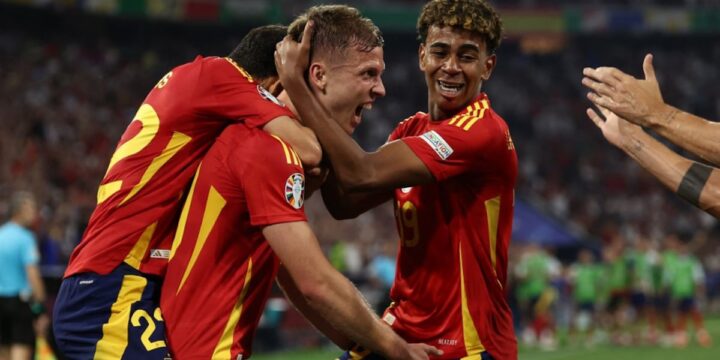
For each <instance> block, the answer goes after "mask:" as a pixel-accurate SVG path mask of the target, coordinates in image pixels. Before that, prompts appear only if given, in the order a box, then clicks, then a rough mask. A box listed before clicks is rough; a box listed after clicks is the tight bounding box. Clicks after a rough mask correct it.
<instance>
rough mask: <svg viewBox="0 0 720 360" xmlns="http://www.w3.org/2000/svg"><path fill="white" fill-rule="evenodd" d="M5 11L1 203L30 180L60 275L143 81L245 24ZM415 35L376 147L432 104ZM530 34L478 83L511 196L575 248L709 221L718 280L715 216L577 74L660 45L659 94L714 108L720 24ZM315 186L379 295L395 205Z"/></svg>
mask: <svg viewBox="0 0 720 360" xmlns="http://www.w3.org/2000/svg"><path fill="white" fill-rule="evenodd" d="M516 2H517V3H542V2H543V1H530V0H527V1H522V0H518V1H516ZM653 3H664V1H653ZM686 3H692V1H687V2H686ZM0 14H2V15H0V74H2V76H0V219H3V220H4V219H5V215H6V210H7V209H6V201H5V199H7V197H8V196H9V195H10V194H11V193H12V192H13V191H15V190H29V191H31V192H33V193H34V194H36V196H37V197H38V199H39V203H40V204H41V220H40V221H39V222H38V224H37V225H36V229H35V230H36V231H37V233H38V235H39V239H40V248H41V252H42V254H43V263H44V264H46V265H56V267H55V268H52V267H47V268H46V269H49V270H48V271H47V272H46V275H52V274H49V273H52V272H53V270H52V269H54V273H55V275H58V274H59V273H61V272H62V268H63V264H64V263H65V262H66V260H67V258H68V256H69V254H70V252H71V251H72V248H73V247H74V246H75V244H77V242H78V241H79V239H80V237H81V235H82V232H83V229H84V226H85V223H86V221H87V219H88V218H89V215H90V212H91V211H92V209H93V207H94V205H95V197H96V196H95V192H96V189H97V185H98V182H99V181H100V179H101V177H102V175H103V174H104V172H105V169H106V166H107V163H108V159H109V158H110V156H111V154H112V152H113V150H114V148H115V146H116V144H117V140H118V139H119V137H120V134H121V133H122V131H123V130H124V128H125V127H126V126H127V124H128V122H129V121H131V120H132V116H133V114H134V113H135V112H136V110H137V107H138V106H139V104H140V103H141V102H142V99H143V98H144V97H145V94H146V93H147V91H148V90H149V89H150V87H151V86H152V85H153V84H154V83H155V82H157V80H158V79H159V78H160V77H161V76H162V75H163V74H164V73H166V72H167V71H168V70H169V69H170V68H172V67H173V66H176V65H178V64H181V63H183V62H187V61H191V60H192V59H193V57H194V56H195V55H197V54H204V55H225V54H227V53H229V52H230V50H232V47H233V45H234V43H235V42H236V41H238V40H239V39H240V37H241V36H242V35H243V34H244V33H245V32H246V31H247V30H248V28H244V29H242V28H241V29H229V28H225V27H214V26H198V25H195V26H183V25H180V24H162V23H152V24H149V23H145V22H143V21H141V20H127V19H107V18H105V19H102V20H99V19H97V18H91V17H87V18H86V17H84V16H82V15H77V14H70V15H67V14H65V15H57V14H53V13H50V12H44V11H37V13H36V12H33V11H28V12H10V11H0ZM41 23H42V24H44V25H40V24H41ZM414 39H415V35H414V33H411V32H405V33H403V32H399V33H387V34H386V46H385V58H386V66H387V68H386V72H385V74H384V76H383V79H384V81H385V85H386V87H387V94H388V95H387V97H386V98H383V99H380V100H379V101H377V103H376V105H375V106H374V108H373V110H372V111H368V112H365V119H364V123H363V124H362V125H361V126H360V128H359V129H358V131H357V134H356V135H355V136H356V138H357V139H358V141H359V142H360V143H361V144H362V145H363V146H364V147H365V148H366V149H368V150H372V149H375V148H377V147H378V146H380V145H382V144H383V143H384V142H385V140H386V138H387V135H388V134H389V133H390V131H391V130H392V129H393V128H394V126H395V124H397V123H398V122H399V121H401V120H403V119H404V118H406V117H408V116H410V115H412V114H414V113H415V112H416V111H421V110H424V109H425V108H426V88H425V84H424V79H423V77H422V75H421V73H420V71H419V70H418V68H417V42H416V41H415V40H414ZM522 43H523V41H522V39H517V38H515V39H506V40H505V42H504V43H503V44H502V45H501V47H500V49H499V52H498V66H497V67H496V70H495V72H494V73H493V75H492V78H491V79H490V81H489V82H487V84H486V87H485V91H486V92H487V93H488V94H489V97H490V101H491V105H492V106H493V108H494V109H495V110H496V111H497V112H498V113H499V114H501V115H502V116H503V117H504V118H505V119H506V120H507V122H508V124H509V125H510V128H511V132H512V134H513V137H514V142H515V145H516V147H517V151H518V156H519V161H520V171H521V177H520V180H519V183H518V186H517V196H518V197H519V198H520V199H522V200H523V201H525V202H527V203H530V204H532V205H533V206H534V207H536V208H537V209H539V210H540V211H541V212H543V213H545V214H546V215H548V216H550V217H552V218H555V219H556V220H558V221H559V222H560V223H562V224H564V226H566V227H567V228H569V229H572V231H573V232H574V233H576V234H579V235H580V237H581V238H582V242H581V243H580V244H579V246H578V247H581V248H595V249H598V248H600V247H599V245H602V244H604V245H608V246H607V247H608V248H611V246H609V245H610V244H617V243H621V244H622V245H621V246H623V247H628V248H631V247H633V246H636V245H637V244H638V243H640V242H641V240H640V239H647V241H650V242H652V243H657V244H663V240H664V239H665V238H666V237H667V236H669V234H675V233H683V234H687V233H690V234H701V235H702V236H706V237H710V240H708V241H705V242H702V243H701V244H700V245H698V247H697V248H695V249H693V250H695V251H696V254H701V256H700V259H699V261H700V262H701V263H702V264H704V267H705V272H706V273H707V274H708V276H707V277H706V278H707V281H715V283H714V284H715V285H714V287H715V289H717V288H718V287H719V286H718V284H717V282H718V279H717V273H718V272H719V271H720V254H719V253H718V251H719V246H718V245H717V244H718V243H719V242H718V241H720V239H717V238H715V235H714V234H715V231H714V229H713V227H714V226H715V224H716V220H715V219H714V218H711V217H709V216H708V215H705V214H704V213H703V212H701V211H699V210H697V209H695V208H693V207H692V206H690V205H688V204H685V203H683V202H682V201H681V200H678V198H677V197H676V196H674V195H673V194H672V193H671V192H669V191H667V190H666V189H664V188H663V187H662V186H661V185H660V184H659V183H658V182H657V181H656V180H655V179H654V178H652V177H651V176H649V175H647V174H645V173H644V172H643V170H642V169H640V168H639V167H638V166H637V165H636V164H634V163H633V162H632V161H631V160H629V159H627V158H626V157H625V156H623V155H622V154H621V153H620V152H619V151H617V150H616V149H614V148H612V147H611V146H610V145H608V144H607V143H606V142H605V141H604V140H602V138H601V135H600V133H599V131H598V130H597V129H596V128H595V127H594V125H593V124H592V123H591V121H589V120H588V119H587V118H586V116H585V114H584V110H585V108H586V107H588V106H589V102H588V101H586V99H585V90H584V89H583V88H582V86H581V84H580V79H581V73H582V68H583V67H585V66H598V65H611V66H616V67H619V68H621V69H624V70H626V71H628V72H630V73H634V74H636V75H638V76H639V75H641V61H642V57H643V55H644V54H645V53H646V52H653V53H654V54H655V59H656V61H655V65H656V72H657V74H658V76H659V78H660V84H661V87H662V90H663V94H664V95H665V97H666V99H665V100H666V101H667V102H669V103H670V104H673V105H675V106H677V107H679V108H681V109H683V110H686V111H689V112H692V113H695V114H698V115H700V116H703V117H706V118H710V119H718V118H720V116H719V115H720V88H719V87H717V84H716V83H717V79H718V77H719V75H720V74H718V72H719V71H720V70H718V68H717V66H716V64H717V63H719V62H720V38H718V37H717V36H714V37H713V36H711V35H693V36H690V35H683V36H673V37H669V36H662V35H644V36H633V35H628V36H626V37H623V39H622V41H618V39H617V37H608V36H603V35H594V36H583V37H568V38H567V39H563V40H562V47H561V48H559V50H558V51H556V52H543V53H533V52H532V51H529V50H528V49H527V48H526V47H524V46H521V45H522ZM316 197H317V198H315V199H310V201H308V202H307V204H308V205H307V212H308V217H309V219H310V220H311V223H312V224H313V227H314V229H315V230H316V232H317V234H318V237H319V238H320V240H321V242H322V245H323V246H324V247H325V248H326V250H327V252H328V254H329V256H330V257H331V260H333V263H334V264H336V266H338V267H339V268H341V269H342V270H343V271H344V272H345V273H346V274H347V275H348V276H350V277H351V279H354V280H356V281H357V282H358V283H360V284H363V285H366V284H367V289H368V292H369V293H370V294H371V296H370V297H371V298H372V299H373V300H374V301H376V302H377V303H378V304H379V306H382V303H383V301H386V300H387V299H386V292H387V289H388V288H389V283H388V279H392V274H393V271H394V270H393V269H392V266H391V264H392V260H393V258H394V255H395V251H396V247H395V243H394V239H395V238H396V233H395V224H394V219H393V210H392V207H391V206H390V204H385V205H383V206H381V207H380V208H378V209H376V210H374V211H372V212H369V213H367V214H365V215H363V216H361V217H359V218H358V219H357V220H354V221H343V222H339V221H335V220H333V219H332V218H331V217H330V216H329V215H328V213H327V212H326V211H325V210H324V208H323V206H322V201H321V199H319V195H318V196H316ZM522 240H523V239H514V241H519V242H522ZM388 244H390V245H388ZM521 248H522V247H521V246H518V247H513V254H512V255H513V258H515V259H518V260H517V261H518V262H519V259H520V258H521V257H522V256H521V255H522V254H523V253H524V252H525V251H524V250H521ZM563 254H564V255H563V256H560V259H559V260H560V261H562V263H565V264H567V263H569V262H571V261H575V259H576V257H577V251H571V252H563ZM388 259H389V260H390V261H388ZM514 265H515V263H514ZM563 268H565V267H563ZM511 272H512V271H511ZM514 273H517V271H515V272H514ZM713 276H714V277H713ZM373 292H374V293H373Z"/></svg>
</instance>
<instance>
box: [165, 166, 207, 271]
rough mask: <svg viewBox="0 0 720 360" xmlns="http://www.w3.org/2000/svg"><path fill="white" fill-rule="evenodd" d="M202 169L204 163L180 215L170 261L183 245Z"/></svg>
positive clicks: (197, 173)
mask: <svg viewBox="0 0 720 360" xmlns="http://www.w3.org/2000/svg"><path fill="white" fill-rule="evenodd" d="M201 167H202V163H200V165H198V169H197V171H195V177H194V178H193V182H192V185H190V192H189V193H188V195H187V198H186V200H185V205H183V209H182V212H181V213H180V220H179V221H178V227H177V231H176V232H175V239H173V243H172V247H171V248H170V258H169V259H168V261H169V260H172V258H173V257H174V256H175V252H176V251H177V248H178V247H180V244H181V243H182V240H183V236H184V235H185V226H186V225H187V218H188V214H189V213H190V206H191V205H192V198H193V195H194V194H195V184H197V179H198V176H200V168H201Z"/></svg>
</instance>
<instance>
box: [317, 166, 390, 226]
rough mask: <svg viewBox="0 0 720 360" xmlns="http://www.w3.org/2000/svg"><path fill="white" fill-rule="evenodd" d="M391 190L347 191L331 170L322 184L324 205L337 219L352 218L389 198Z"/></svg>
mask: <svg viewBox="0 0 720 360" xmlns="http://www.w3.org/2000/svg"><path fill="white" fill-rule="evenodd" d="M392 195H393V194H392V190H379V191H358V192H352V193H347V192H345V191H343V189H342V187H341V186H340V184H339V183H338V181H337V179H336V178H335V174H334V173H333V172H331V173H330V174H329V175H328V178H327V180H326V181H325V183H324V184H323V186H322V197H323V202H324V203H325V207H326V208H327V209H328V211H329V212H330V215H332V216H333V217H334V218H335V219H337V220H345V219H353V218H355V217H357V216H358V215H360V214H362V213H364V212H366V211H368V210H370V209H372V208H374V207H376V206H378V205H380V204H382V203H384V202H386V201H388V200H390V199H391V198H392Z"/></svg>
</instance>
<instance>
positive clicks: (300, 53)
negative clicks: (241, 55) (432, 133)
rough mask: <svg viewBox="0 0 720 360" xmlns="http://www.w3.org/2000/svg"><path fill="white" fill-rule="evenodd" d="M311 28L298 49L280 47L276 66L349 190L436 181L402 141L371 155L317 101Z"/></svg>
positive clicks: (294, 45) (287, 43)
mask: <svg viewBox="0 0 720 360" xmlns="http://www.w3.org/2000/svg"><path fill="white" fill-rule="evenodd" d="M311 32H312V26H311V24H310V23H309V24H308V25H307V26H306V27H305V32H304V33H303V41H302V43H300V44H298V43H296V42H295V41H293V40H292V39H290V38H289V37H286V38H285V40H283V42H281V43H279V44H278V52H277V53H276V56H275V64H276V66H277V68H278V73H279V74H280V80H281V82H282V83H283V86H284V88H285V91H287V92H288V94H289V95H290V98H291V99H293V104H294V105H295V108H296V110H297V111H298V113H299V114H300V117H301V118H302V119H303V121H304V122H305V123H306V124H307V125H308V126H310V128H312V129H313V130H314V131H315V134H316V135H317V137H318V139H319V140H320V143H321V144H322V146H323V149H325V151H326V152H327V155H328V157H329V159H330V162H331V163H332V167H333V170H334V171H335V175H336V177H337V180H338V181H339V183H340V185H341V186H342V187H343V189H344V190H345V191H367V190H382V189H393V188H397V187H402V186H409V185H419V184H426V183H430V182H432V181H434V178H433V176H432V174H431V173H430V171H429V170H428V169H427V168H426V167H425V164H423V162H422V161H421V160H420V159H419V158H418V157H417V156H416V155H415V153H413V152H412V150H410V148H409V147H408V146H407V145H406V144H405V143H403V142H402V141H395V142H391V143H388V144H386V145H385V146H383V147H381V148H380V149H379V150H378V151H376V152H373V153H367V152H365V151H364V150H363V149H362V148H361V147H360V146H359V145H358V144H357V143H356V142H355V141H353V139H352V138H351V137H350V136H348V135H347V134H346V133H345V131H344V130H343V129H342V128H341V127H340V125H338V124H337V123H336V122H335V120H333V118H332V116H331V115H330V114H328V113H327V111H326V110H325V109H324V108H323V106H322V105H321V104H320V103H319V101H318V100H317V99H316V98H315V96H314V95H313V93H312V91H311V90H310V88H308V85H307V83H306V82H305V77H304V72H305V69H306V67H307V62H308V58H309V50H310V39H311V38H312V34H311Z"/></svg>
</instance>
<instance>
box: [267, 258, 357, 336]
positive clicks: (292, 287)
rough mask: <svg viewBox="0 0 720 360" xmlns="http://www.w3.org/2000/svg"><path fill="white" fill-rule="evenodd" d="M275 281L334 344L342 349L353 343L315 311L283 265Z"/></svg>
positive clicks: (286, 295)
mask: <svg viewBox="0 0 720 360" xmlns="http://www.w3.org/2000/svg"><path fill="white" fill-rule="evenodd" d="M277 282H278V285H280V288H282V290H283V292H284V293H285V297H287V298H288V300H290V302H292V304H293V305H295V308H297V309H298V311H300V312H301V313H302V314H303V315H304V316H305V318H306V319H307V320H308V321H310V323H312V324H313V326H315V328H316V329H318V330H319V331H320V332H322V333H323V334H325V336H327V337H328V339H330V340H331V341H332V342H333V343H335V345H337V346H338V347H339V348H341V349H343V350H348V349H350V348H352V347H353V345H355V344H354V343H353V342H352V340H350V339H348V338H347V337H345V336H344V335H343V334H342V333H340V332H339V331H338V330H337V329H335V328H334V327H333V326H332V325H330V323H328V322H327V321H326V320H325V317H323V316H322V314H320V313H318V312H317V311H315V310H314V309H313V308H312V307H311V306H310V305H309V304H308V303H307V301H306V299H305V297H304V296H303V294H302V293H301V292H300V290H299V289H298V287H297V285H296V284H295V281H293V279H292V277H291V276H290V273H288V271H287V269H285V267H284V266H281V267H280V270H279V271H278V275H277Z"/></svg>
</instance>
